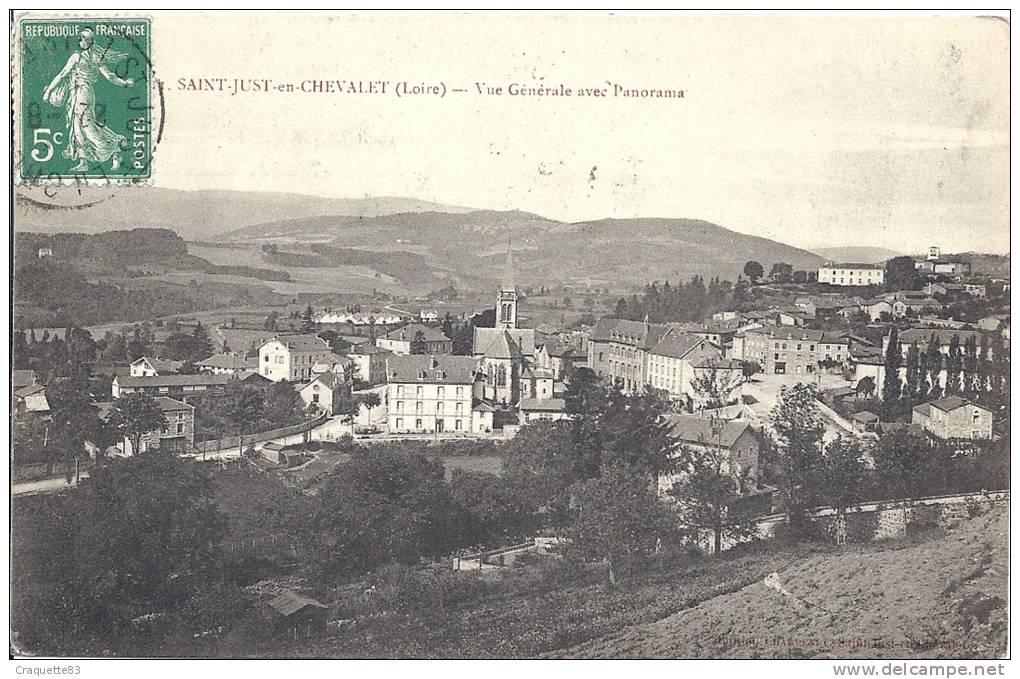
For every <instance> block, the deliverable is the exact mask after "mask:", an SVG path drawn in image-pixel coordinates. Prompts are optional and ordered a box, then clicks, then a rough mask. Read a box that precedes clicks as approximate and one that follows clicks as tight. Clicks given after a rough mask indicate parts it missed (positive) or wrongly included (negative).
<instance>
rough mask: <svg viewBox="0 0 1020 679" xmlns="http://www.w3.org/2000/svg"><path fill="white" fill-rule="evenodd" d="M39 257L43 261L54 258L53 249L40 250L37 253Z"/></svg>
mask: <svg viewBox="0 0 1020 679" xmlns="http://www.w3.org/2000/svg"><path fill="white" fill-rule="evenodd" d="M37 256H38V258H39V259H42V258H43V257H52V256H53V248H48V247H47V248H39V252H38V253H37Z"/></svg>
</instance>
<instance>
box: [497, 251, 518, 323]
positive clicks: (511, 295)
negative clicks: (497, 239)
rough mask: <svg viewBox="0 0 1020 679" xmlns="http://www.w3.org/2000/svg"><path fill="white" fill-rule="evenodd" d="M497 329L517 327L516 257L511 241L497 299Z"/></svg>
mask: <svg viewBox="0 0 1020 679" xmlns="http://www.w3.org/2000/svg"><path fill="white" fill-rule="evenodd" d="M496 327H497V328H502V329H504V330H513V329H515V328H516V327H517V286H516V285H515V284H514V256H513V249H512V247H511V244H510V241H509V240H508V241H507V249H506V273H505V274H504V275H503V285H502V286H500V290H499V295H497V297H496Z"/></svg>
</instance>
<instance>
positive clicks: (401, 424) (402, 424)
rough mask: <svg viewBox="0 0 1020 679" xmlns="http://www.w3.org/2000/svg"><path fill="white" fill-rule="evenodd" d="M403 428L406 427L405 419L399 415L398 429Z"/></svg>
mask: <svg viewBox="0 0 1020 679" xmlns="http://www.w3.org/2000/svg"><path fill="white" fill-rule="evenodd" d="M403 428H404V420H403V419H401V418H399V417H398V418H397V429H403Z"/></svg>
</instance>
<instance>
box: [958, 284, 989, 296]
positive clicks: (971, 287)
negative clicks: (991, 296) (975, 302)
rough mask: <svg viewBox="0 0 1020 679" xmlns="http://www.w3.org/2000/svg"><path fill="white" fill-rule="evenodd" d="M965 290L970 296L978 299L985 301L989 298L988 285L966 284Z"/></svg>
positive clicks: (964, 285)
mask: <svg viewBox="0 0 1020 679" xmlns="http://www.w3.org/2000/svg"><path fill="white" fill-rule="evenodd" d="M963 289H964V292H966V293H967V294H968V295H970V296H971V297H977V298H978V299H984V298H985V297H987V296H988V285H987V284H986V283H964V284H963Z"/></svg>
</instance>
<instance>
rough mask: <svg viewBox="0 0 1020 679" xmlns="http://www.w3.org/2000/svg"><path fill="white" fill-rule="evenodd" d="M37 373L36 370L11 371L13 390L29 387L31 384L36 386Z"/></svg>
mask: <svg viewBox="0 0 1020 679" xmlns="http://www.w3.org/2000/svg"><path fill="white" fill-rule="evenodd" d="M35 380H36V377H35V371H34V370H21V369H19V370H12V371H11V387H12V388H13V389H20V388H21V387H27V386H28V385H30V384H35Z"/></svg>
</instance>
